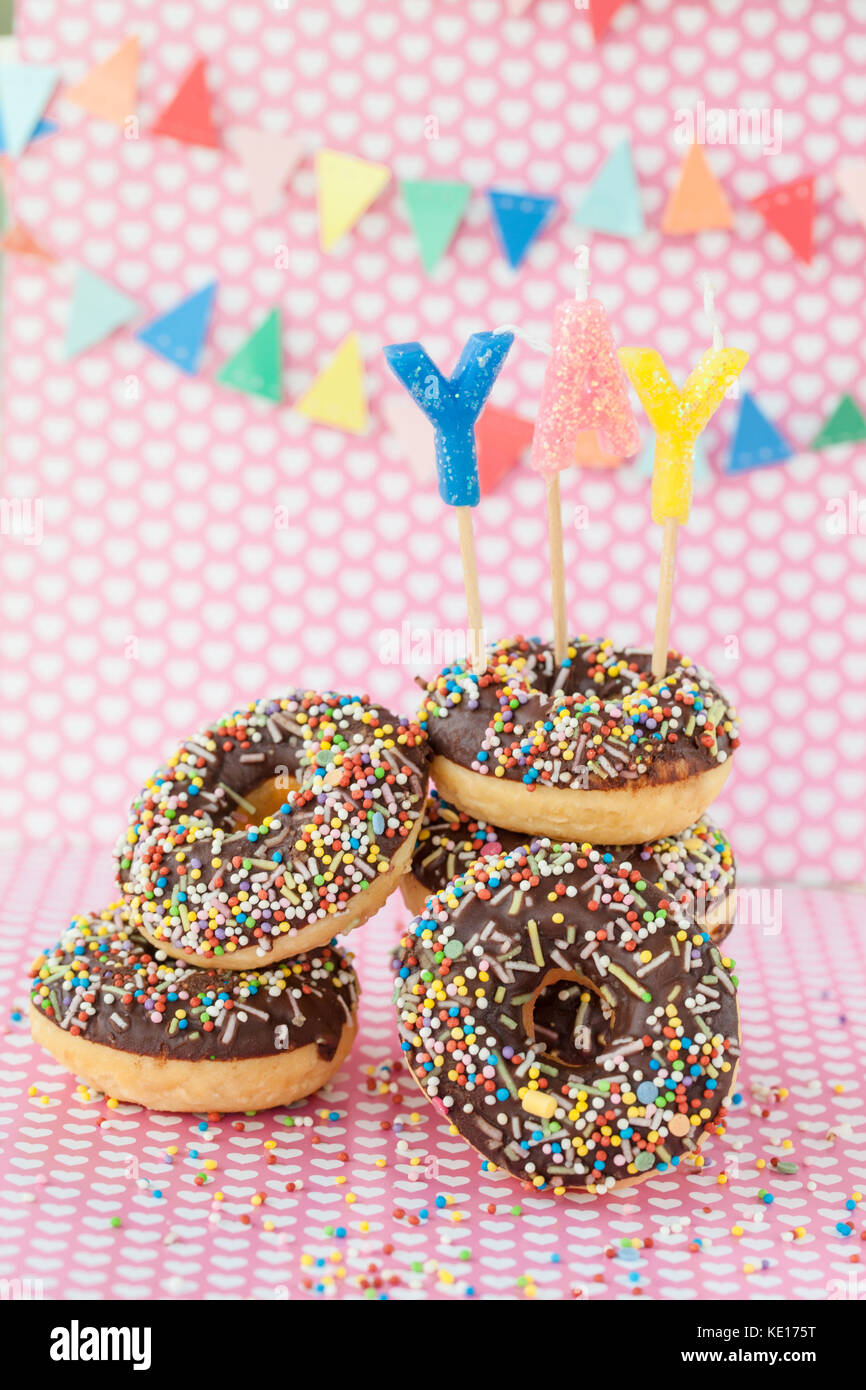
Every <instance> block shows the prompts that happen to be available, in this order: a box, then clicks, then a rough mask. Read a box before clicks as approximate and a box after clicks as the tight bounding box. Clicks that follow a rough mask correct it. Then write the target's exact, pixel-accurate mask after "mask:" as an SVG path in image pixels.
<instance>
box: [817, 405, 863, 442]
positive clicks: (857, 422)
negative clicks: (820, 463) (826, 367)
mask: <svg viewBox="0 0 866 1390" xmlns="http://www.w3.org/2000/svg"><path fill="white" fill-rule="evenodd" d="M861 439H866V419H864V418H863V412H862V411H861V410H860V408H859V406H858V405H857V404H856V402H855V401H853V400H852V399H851V397H850V396H843V397H842V399H841V401H840V402H839V404H838V405H837V406H836V409H835V410H834V411H833V414H832V415H831V416H830V417H829V418H828V419H827V420H825V421H824V423H823V425H822V426H821V428H820V430H819V431H818V433H817V434H816V435H815V438H814V439H813V440H812V443H811V444H810V445H809V447H810V449H826V448H827V447H828V445H831V444H856V443H858V441H859V440H861Z"/></svg>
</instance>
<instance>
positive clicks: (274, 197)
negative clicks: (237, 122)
mask: <svg viewBox="0 0 866 1390" xmlns="http://www.w3.org/2000/svg"><path fill="white" fill-rule="evenodd" d="M226 144H227V145H228V147H229V149H230V150H232V152H233V153H234V154H236V155H237V157H238V159H239V160H240V162H241V164H242V165H243V166H244V170H245V172H246V176H247V184H248V186H249V191H250V202H251V203H252V205H253V212H254V213H255V215H256V217H272V216H273V214H274V213H275V212H277V210H278V209H279V207H280V204H281V203H282V200H283V188H284V185H285V184H286V183H287V182H288V180H289V179H290V178H291V176H292V174H293V173H294V172H295V169H296V168H297V167H298V165H299V164H300V162H301V160H302V159H303V157H304V147H303V145H302V144H301V143H300V141H298V140H293V139H292V137H291V136H290V135H275V134H273V132H271V131H269V130H258V129H257V128H256V127H255V126H235V127H234V128H233V129H232V130H230V131H228V133H227V134H226Z"/></svg>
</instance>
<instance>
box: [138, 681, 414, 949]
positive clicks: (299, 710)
mask: <svg viewBox="0 0 866 1390" xmlns="http://www.w3.org/2000/svg"><path fill="white" fill-rule="evenodd" d="M428 761H429V749H428V745H427V741H426V738H425V735H424V733H423V731H422V730H421V729H420V728H419V726H418V725H417V724H409V723H405V722H403V721H401V720H400V719H399V718H398V716H397V715H394V714H391V713H389V712H388V711H387V710H384V709H379V708H377V707H376V706H374V705H371V704H370V703H369V701H368V700H366V698H360V697H355V696H344V695H335V694H333V693H332V692H325V693H318V692H315V691H302V690H293V691H290V692H289V693H288V694H287V695H284V696H282V697H281V698H280V699H277V700H259V701H257V702H256V703H254V704H251V705H248V706H247V707H246V708H245V709H242V710H237V711H235V712H234V713H233V714H231V715H227V716H225V717H224V718H223V719H221V720H220V721H218V722H217V723H215V724H214V725H212V726H211V727H210V728H207V729H204V730H202V731H200V732H199V733H198V734H196V735H194V736H193V737H192V738H189V739H187V740H186V741H185V742H184V743H183V744H182V745H181V747H180V748H179V749H178V751H177V752H176V753H175V755H174V756H173V757H172V758H171V759H170V761H169V762H168V763H167V764H166V765H165V766H164V767H162V768H159V769H158V770H157V771H156V772H155V773H154V775H153V776H152V777H151V779H150V780H149V782H148V783H147V785H146V787H145V788H144V790H143V791H142V793H141V795H140V796H139V797H137V798H136V800H135V801H134V802H133V804H132V808H131V810H130V816H129V828H128V830H127V833H126V836H125V837H124V838H123V839H122V840H121V841H120V842H119V844H118V846H117V850H116V856H117V861H118V882H119V883H120V886H121V887H122V889H123V891H124V893H125V894H126V895H127V898H128V900H129V903H130V909H131V912H132V922H133V924H134V925H140V926H142V927H144V928H145V929H146V931H147V932H148V934H149V935H151V936H152V937H155V938H156V939H158V940H160V941H167V940H170V941H171V942H172V944H173V945H174V946H175V947H176V948H178V949H183V950H185V951H188V952H190V953H195V954H197V955H206V956H214V958H215V959H216V960H217V961H218V963H219V964H220V965H226V966H230V965H231V958H232V957H231V953H232V952H233V951H234V950H237V949H240V948H243V947H247V946H256V947H257V948H258V951H259V954H260V955H262V956H267V955H268V954H269V953H270V952H271V951H272V950H273V946H274V940H275V939H276V938H278V937H281V936H285V935H286V934H289V935H294V934H296V933H297V932H298V931H299V930H300V929H301V928H303V927H305V926H308V925H311V924H313V923H315V922H317V921H319V920H321V919H323V918H326V917H327V916H329V915H333V914H335V913H337V912H343V911H347V910H349V909H350V907H351V901H352V899H353V898H354V897H355V896H356V895H357V894H359V893H362V892H364V891H366V889H367V887H368V886H369V884H370V883H371V882H372V881H373V880H375V878H376V877H377V876H378V875H379V874H380V873H381V872H383V870H384V869H386V868H387V867H388V865H389V864H390V861H391V857H392V856H393V854H394V852H395V851H396V850H397V849H399V847H400V845H401V843H402V842H403V841H404V840H405V839H406V837H407V836H408V835H410V834H411V833H412V831H413V830H414V828H415V826H416V824H417V821H418V818H419V817H420V816H421V815H422V813H423V808H424V803H425V797H426V790H427V764H428ZM279 776H283V777H284V778H285V779H286V780H287V781H289V780H294V781H297V782H299V783H300V784H301V785H300V788H299V789H298V790H287V791H286V793H285V801H284V803H283V806H282V807H281V809H280V810H279V811H277V812H276V813H275V814H273V815H271V816H267V817H265V818H264V820H263V821H262V823H261V825H252V826H251V825H248V826H246V827H245V828H244V829H241V830H238V829H237V822H236V817H237V812H238V805H239V801H238V798H241V800H242V799H243V798H245V797H246V796H247V795H248V794H249V793H250V792H252V791H253V790H254V789H255V788H256V787H258V786H260V785H261V784H262V783H264V782H266V781H268V780H270V779H272V778H274V777H279Z"/></svg>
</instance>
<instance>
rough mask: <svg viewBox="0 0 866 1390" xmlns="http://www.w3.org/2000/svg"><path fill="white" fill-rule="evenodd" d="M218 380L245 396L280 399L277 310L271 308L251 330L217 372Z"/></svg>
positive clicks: (280, 330)
mask: <svg viewBox="0 0 866 1390" xmlns="http://www.w3.org/2000/svg"><path fill="white" fill-rule="evenodd" d="M217 381H219V382H221V383H222V385H223V386H232V387H234V389H235V390H236V391H243V392H244V393H245V395H248V396H263V397H264V399H265V400H267V401H274V402H275V403H276V404H279V402H280V401H281V400H282V398H283V344H282V324H281V321H280V311H279V309H272V310H271V312H270V313H269V314H268V316H267V318H266V319H264V320H263V322H262V323H260V324H259V326H258V328H257V329H256V330H255V332H254V333H251V334H250V336H249V338H247V340H246V342H245V343H244V344H243V346H242V347H240V348H238V351H237V352H236V353H235V354H234V356H233V357H230V358H229V359H228V361H227V362H224V363H223V365H222V366H221V367H220V369H219V371H218V372H217Z"/></svg>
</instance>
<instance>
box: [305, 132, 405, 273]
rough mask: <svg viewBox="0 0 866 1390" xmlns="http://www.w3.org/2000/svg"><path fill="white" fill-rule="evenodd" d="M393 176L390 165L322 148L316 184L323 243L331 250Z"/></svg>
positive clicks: (319, 154) (319, 153) (318, 158)
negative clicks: (374, 162)
mask: <svg viewBox="0 0 866 1390" xmlns="http://www.w3.org/2000/svg"><path fill="white" fill-rule="evenodd" d="M390 177H391V170H390V169H389V168H388V166H387V164H371V163H370V161H369V160H367V159H358V158H356V156H355V155H352V154H340V152H339V151H338V150H319V152H318V154H317V155H316V185H317V190H318V195H317V196H318V202H319V245H320V246H321V248H322V250H323V251H330V250H331V249H332V247H334V246H336V244H337V242H338V241H339V240H340V238H341V237H343V236H345V234H346V232H349V231H351V229H352V228H353V227H354V225H355V223H356V222H357V221H358V219H359V218H361V217H363V215H364V213H365V212H366V211H367V208H368V207H369V206H370V204H371V203H373V202H374V201H375V200H376V198H378V196H379V194H380V193H381V192H382V189H383V188H384V187H385V186H386V184H387V183H388V180H389V179H390Z"/></svg>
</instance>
